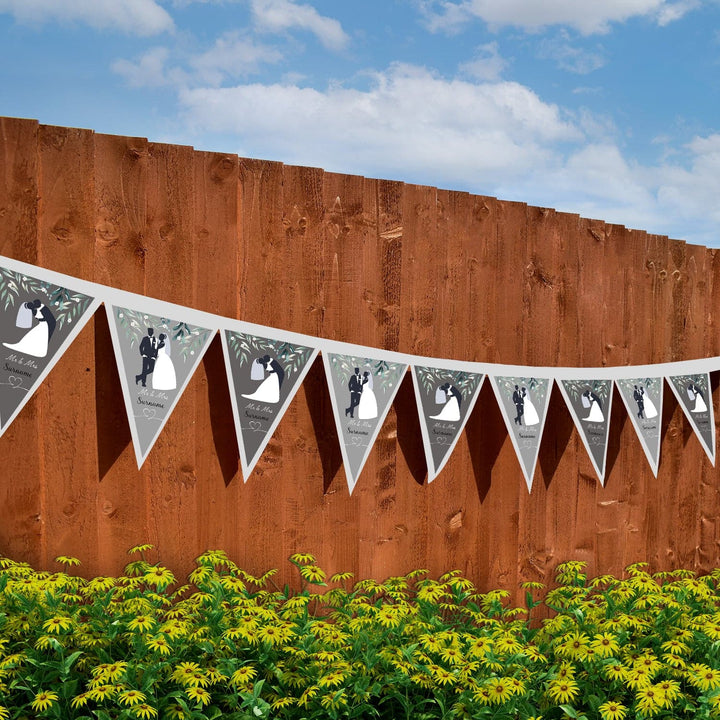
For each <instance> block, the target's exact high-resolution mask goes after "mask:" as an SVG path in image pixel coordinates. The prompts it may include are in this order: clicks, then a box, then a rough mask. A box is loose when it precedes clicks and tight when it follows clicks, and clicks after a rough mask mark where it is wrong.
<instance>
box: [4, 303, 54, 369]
mask: <svg viewBox="0 0 720 720" xmlns="http://www.w3.org/2000/svg"><path fill="white" fill-rule="evenodd" d="M35 317H36V318H37V319H39V320H40V322H39V323H38V324H37V325H36V326H35V327H34V328H31V329H30V330H28V331H27V332H26V333H25V335H23V336H22V338H20V340H18V341H17V342H16V343H3V345H4V346H5V347H6V348H9V349H10V350H15V351H16V352H19V353H22V354H23V355H32V356H33V357H39V358H42V357H45V356H46V355H47V352H48V342H49V341H50V329H49V328H48V324H47V322H46V321H45V319H44V318H43V316H42V313H41V312H40V308H38V309H37V310H36V311H35Z"/></svg>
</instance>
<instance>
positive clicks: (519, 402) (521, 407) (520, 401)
mask: <svg viewBox="0 0 720 720" xmlns="http://www.w3.org/2000/svg"><path fill="white" fill-rule="evenodd" d="M513 403H514V404H515V408H516V409H517V415H516V416H515V424H516V425H522V416H523V415H524V414H525V398H524V397H523V395H522V393H521V392H520V391H519V390H516V391H515V392H514V393H513Z"/></svg>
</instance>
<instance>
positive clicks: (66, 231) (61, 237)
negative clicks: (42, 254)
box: [50, 222, 73, 245]
mask: <svg viewBox="0 0 720 720" xmlns="http://www.w3.org/2000/svg"><path fill="white" fill-rule="evenodd" d="M50 234H51V235H52V236H53V237H54V238H55V239H56V240H57V241H58V242H59V243H60V244H62V245H72V243H73V236H72V231H71V230H70V228H68V227H66V226H65V224H64V222H59V223H57V224H56V225H54V226H53V227H52V229H51V230H50Z"/></svg>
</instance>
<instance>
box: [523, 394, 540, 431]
mask: <svg viewBox="0 0 720 720" xmlns="http://www.w3.org/2000/svg"><path fill="white" fill-rule="evenodd" d="M523 420H524V421H525V425H539V424H540V416H539V415H538V412H537V410H536V409H535V406H534V405H533V401H532V400H531V399H530V396H529V395H526V396H525V414H524V415H523Z"/></svg>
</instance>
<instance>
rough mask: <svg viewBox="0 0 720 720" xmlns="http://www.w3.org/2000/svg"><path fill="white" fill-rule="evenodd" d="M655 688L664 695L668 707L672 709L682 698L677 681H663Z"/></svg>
mask: <svg viewBox="0 0 720 720" xmlns="http://www.w3.org/2000/svg"><path fill="white" fill-rule="evenodd" d="M655 687H656V688H657V689H658V690H659V691H660V692H661V693H662V695H663V698H664V699H665V705H666V706H667V707H672V704H673V703H674V702H675V701H676V700H677V699H678V698H679V697H680V683H679V682H676V681H675V680H663V681H662V682H659V683H657V684H656V685H655Z"/></svg>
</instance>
